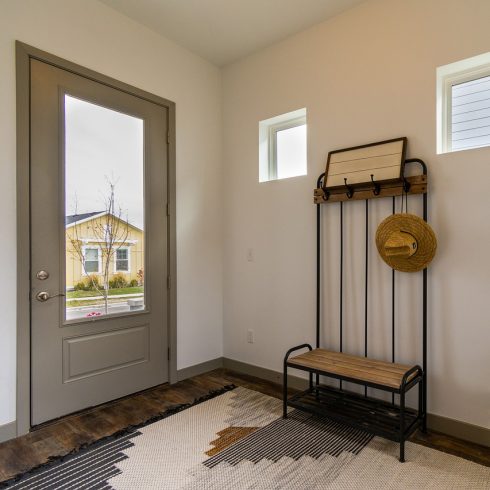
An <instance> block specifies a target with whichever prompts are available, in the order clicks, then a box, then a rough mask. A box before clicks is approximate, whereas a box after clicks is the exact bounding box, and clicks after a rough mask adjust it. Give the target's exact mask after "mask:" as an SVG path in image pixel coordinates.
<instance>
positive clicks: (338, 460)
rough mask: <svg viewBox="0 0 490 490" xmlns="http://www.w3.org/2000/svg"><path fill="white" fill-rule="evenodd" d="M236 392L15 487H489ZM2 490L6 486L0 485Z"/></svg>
mask: <svg viewBox="0 0 490 490" xmlns="http://www.w3.org/2000/svg"><path fill="white" fill-rule="evenodd" d="M281 410H282V405H281V402H280V400H277V399H275V398H271V397H269V396H266V395H263V394H261V393H257V392H255V391H251V390H248V389H245V388H241V387H240V388H235V389H234V390H232V391H228V392H226V393H224V394H221V395H219V396H216V397H214V398H212V399H209V400H207V401H205V402H203V403H200V404H197V405H194V406H192V407H190V408H188V409H186V410H183V411H180V412H178V413H175V414H174V415H171V416H169V417H166V418H163V419H162V420H159V421H156V422H153V423H151V424H149V425H146V426H144V427H141V428H139V429H134V430H132V431H129V432H127V433H124V434H121V435H119V436H118V437H114V438H110V439H107V440H105V441H101V442H99V443H96V444H94V445H92V446H91V447H89V448H88V449H86V450H84V451H81V452H79V453H78V454H75V455H72V456H70V457H67V458H65V459H64V460H62V461H58V462H55V463H54V464H52V465H50V466H49V467H46V468H41V469H39V470H37V471H34V472H32V473H30V474H27V475H24V476H23V477H22V478H21V479H20V480H18V481H13V482H10V483H9V484H8V488H16V489H32V490H37V489H43V490H44V489H56V490H61V489H63V490H75V489H76V490H82V489H104V490H134V489H145V490H150V489H159V490H161V489H185V490H202V489H234V490H235V489H264V490H265V489H267V490H269V489H308V490H310V489H311V490H313V489H328V488H332V489H334V488H335V489H362V490H366V489H379V488H386V489H395V488H396V489H398V488H399V489H407V488H413V489H418V488H420V489H422V488H424V489H425V488H440V489H448V488H455V489H458V488H461V489H472V490H476V489H490V468H486V467H484V466H480V465H478V464H475V463H471V462H469V461H466V460H464V459H461V458H457V457H455V456H451V455H448V454H445V453H441V452H439V451H435V450H433V449H429V448H426V447H423V446H419V445H416V444H412V443H407V462H406V463H404V464H401V463H399V462H398V459H397V454H398V445H397V444H395V443H391V442H389V441H385V440H383V439H380V438H377V437H373V436H372V435H370V434H368V433H366V432H363V431H360V430H356V429H352V428H350V427H347V426H344V425H342V424H338V423H335V422H332V421H330V420H328V419H324V418H321V417H318V416H312V415H309V414H305V413H302V412H299V411H296V410H293V411H291V412H290V415H289V417H288V419H286V420H284V419H282V418H281ZM0 486H1V484H0Z"/></svg>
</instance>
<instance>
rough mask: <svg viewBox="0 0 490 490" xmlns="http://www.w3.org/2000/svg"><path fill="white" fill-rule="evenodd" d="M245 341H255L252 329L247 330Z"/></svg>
mask: <svg viewBox="0 0 490 490" xmlns="http://www.w3.org/2000/svg"><path fill="white" fill-rule="evenodd" d="M247 342H248V343H249V344H253V343H254V342H255V332H254V331H253V330H247Z"/></svg>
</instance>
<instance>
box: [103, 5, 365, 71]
mask: <svg viewBox="0 0 490 490" xmlns="http://www.w3.org/2000/svg"><path fill="white" fill-rule="evenodd" d="M100 1H101V2H103V3H105V4H106V5H108V6H110V7H112V8H114V9H115V10H117V11H119V12H121V13H123V14H125V15H127V16H128V17H130V18H132V19H133V20H135V21H137V22H139V23H141V24H143V25H145V26H147V27H149V28H150V29H152V30H154V31H156V32H158V33H159V34H161V35H163V36H165V37H166V38H168V39H171V40H173V41H174V42H176V43H177V44H180V45H181V46H184V47H186V48H187V49H189V50H190V51H193V52H194V53H196V54H198V55H200V56H202V57H203V58H205V59H207V60H209V61H210V62H212V63H214V64H216V65H218V66H223V65H226V64H228V63H231V62H233V61H236V60H238V59H239V58H242V57H244V56H247V55H248V54H250V53H253V52H254V51H257V50H259V49H262V48H265V47H266V46H269V45H270V44H273V43H275V42H277V41H280V40H281V39H285V38H286V37H288V36H290V35H292V34H294V33H296V32H299V31H301V30H303V29H306V28H308V27H310V26H312V25H314V24H317V23H319V22H322V21H323V20H325V19H327V18H329V17H333V16H334V15H337V14H339V13H340V12H343V11H344V10H347V9H349V8H351V7H353V6H355V5H357V4H359V3H361V2H362V1H364V0H100Z"/></svg>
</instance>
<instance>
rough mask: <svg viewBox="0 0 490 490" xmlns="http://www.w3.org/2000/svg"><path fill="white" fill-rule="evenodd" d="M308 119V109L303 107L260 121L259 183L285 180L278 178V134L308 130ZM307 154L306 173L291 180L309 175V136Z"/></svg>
mask: <svg viewBox="0 0 490 490" xmlns="http://www.w3.org/2000/svg"><path fill="white" fill-rule="evenodd" d="M307 118H308V113H307V108H306V107H303V108H301V109H296V110H294V111H290V112H286V113H284V114H280V115H278V116H274V117H269V118H267V119H260V120H259V142H258V143H259V144H258V150H259V155H258V156H259V162H258V163H259V165H258V167H259V168H258V170H259V175H258V177H259V178H258V182H259V183H265V182H273V181H277V180H283V178H278V176H277V173H278V172H277V133H278V132H279V131H282V130H286V129H291V128H294V127H298V126H303V125H305V126H306V128H307V126H308V121H307ZM307 134H308V133H307ZM306 153H307V155H306V172H305V173H304V174H303V173H301V174H299V175H292V176H291V178H294V177H296V178H297V177H304V176H305V175H308V136H306ZM287 178H289V177H287Z"/></svg>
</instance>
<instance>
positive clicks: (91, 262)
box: [83, 247, 101, 274]
mask: <svg viewBox="0 0 490 490" xmlns="http://www.w3.org/2000/svg"><path fill="white" fill-rule="evenodd" d="M100 261H101V256H100V249H99V248H97V247H84V248H83V262H84V273H85V274H100V272H101V263H100Z"/></svg>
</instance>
